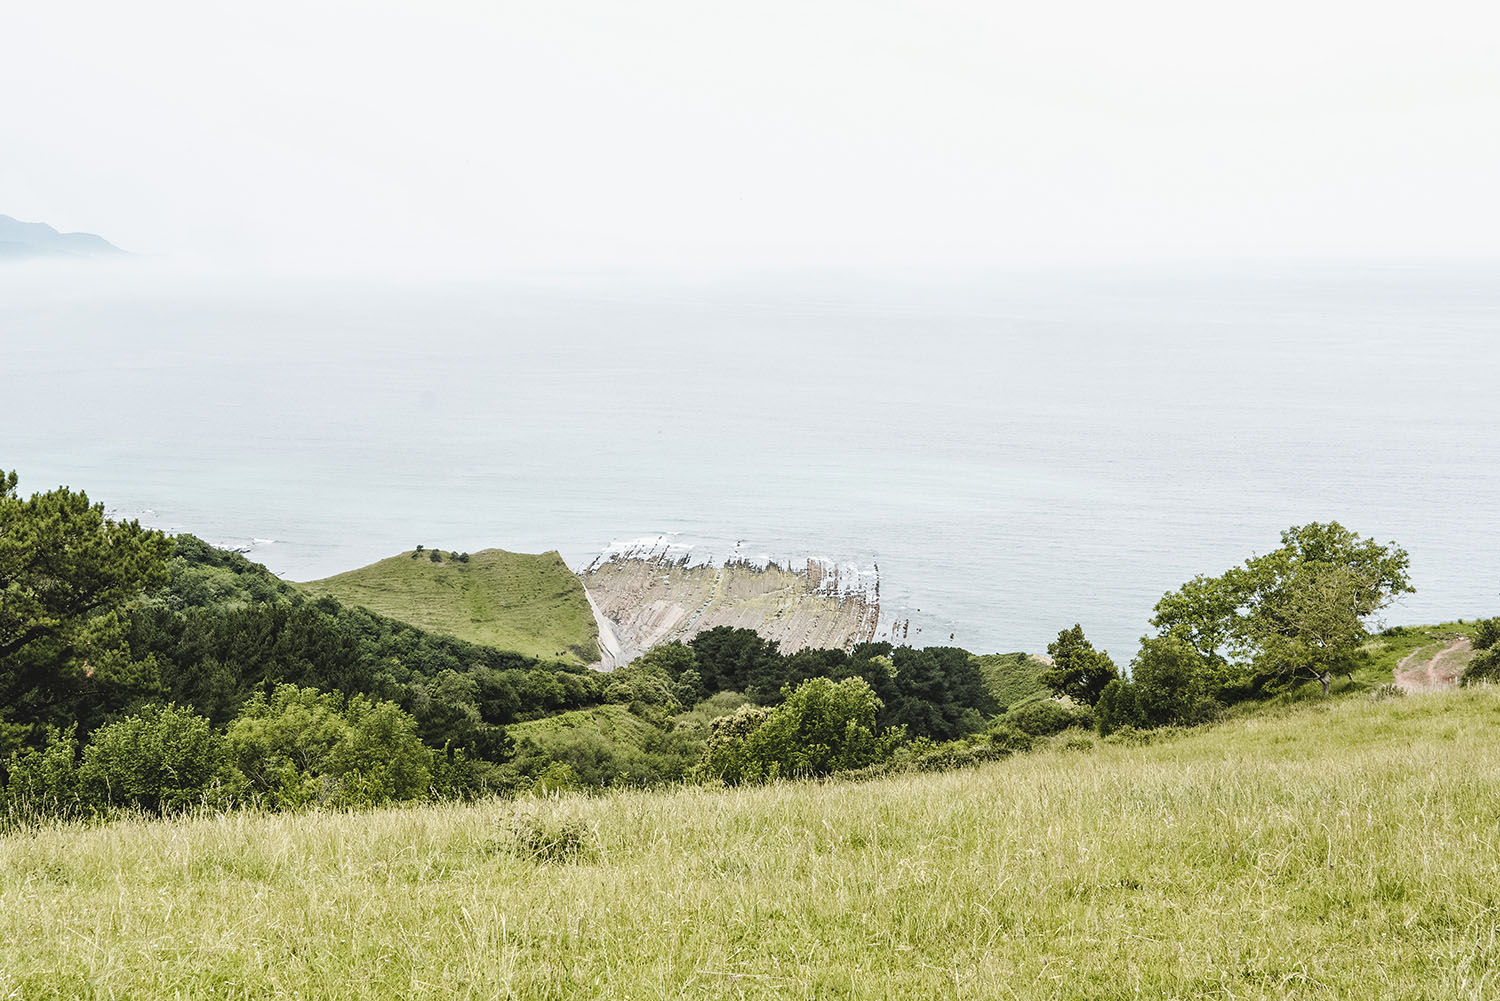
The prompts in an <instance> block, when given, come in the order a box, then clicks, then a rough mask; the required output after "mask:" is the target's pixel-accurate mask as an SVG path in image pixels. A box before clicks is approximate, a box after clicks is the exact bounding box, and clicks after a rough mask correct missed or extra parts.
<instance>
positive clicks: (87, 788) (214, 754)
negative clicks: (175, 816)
mask: <svg viewBox="0 0 1500 1001" xmlns="http://www.w3.org/2000/svg"><path fill="white" fill-rule="evenodd" d="M226 764H227V762H226V758H225V753H224V739H223V737H222V736H221V735H220V734H219V733H218V732H217V731H216V730H215V729H214V726H213V723H212V722H211V721H210V720H208V719H206V718H205V717H202V716H199V715H197V714H196V713H194V712H192V711H191V710H190V709H185V708H181V707H178V706H176V705H171V704H168V705H166V706H148V707H146V708H145V709H143V710H141V711H140V712H139V713H137V714H136V715H134V716H127V717H126V718H124V719H122V720H119V721H117V722H114V723H110V724H108V725H107V726H103V727H101V728H99V729H98V730H96V731H95V732H94V735H93V737H92V739H91V740H90V741H89V744H88V746H87V747H85V748H84V750H83V762H82V764H81V765H80V766H79V769H78V780H79V786H80V788H81V789H82V790H83V795H84V799H85V800H86V801H87V802H89V803H92V804H95V805H97V806H100V807H106V806H130V807H136V808H139V809H142V810H149V811H155V812H161V813H168V812H172V811H176V810H181V809H183V808H185V807H188V806H192V805H195V804H201V803H203V802H204V801H205V800H206V799H207V798H209V797H212V796H214V795H215V794H216V792H217V789H218V787H219V786H220V784H221V783H222V782H223V781H224V780H225V779H226V778H227V777H228V775H227V772H226V767H225V766H226Z"/></svg>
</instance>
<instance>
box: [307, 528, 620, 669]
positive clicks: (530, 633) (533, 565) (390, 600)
mask: <svg viewBox="0 0 1500 1001" xmlns="http://www.w3.org/2000/svg"><path fill="white" fill-rule="evenodd" d="M298 586H299V587H300V588H302V590H303V591H305V592H306V593H308V594H311V595H325V594H326V595H332V596H333V597H335V598H337V599H339V600H340V601H342V602H345V603H347V604H352V605H359V606H362V607H364V608H368V609H369V610H370V611H372V612H378V613H379V614H381V615H386V616H389V617H391V618H393V619H399V620H400V621H402V622H409V623H411V624H412V625H416V626H421V627H422V628H423V629H429V630H432V631H434V632H439V633H444V634H446V635H449V636H456V637H458V638H459V639H463V640H467V641H469V642H471V643H481V644H484V645H486V646H493V647H498V648H500V649H502V650H514V651H516V652H517V653H522V654H526V655H527V656H531V657H541V658H546V659H551V660H558V661H561V662H563V663H569V664H590V663H593V662H594V661H596V660H598V659H599V643H598V638H599V633H598V629H597V628H596V626H595V625H594V616H593V613H592V612H591V611H590V610H589V603H588V597H587V595H585V594H584V591H583V586H582V585H581V584H579V582H578V578H577V577H575V576H574V575H573V572H572V571H570V570H569V569H568V567H567V565H566V564H565V563H563V560H562V557H561V556H559V555H558V554H557V553H555V552H552V553H541V554H539V555H529V554H524V553H510V552H506V551H505V550H502V549H486V550H484V551H482V552H478V553H474V554H473V555H472V556H471V557H470V559H469V560H468V562H459V561H457V560H454V559H453V558H452V554H451V553H444V554H443V558H442V561H441V562H436V563H435V562H433V561H432V560H431V559H430V558H429V556H428V553H427V552H425V551H424V552H421V553H415V552H406V553H402V554H400V555H397V556H392V557H390V558H389V559H384V560H380V561H379V562H377V563H372V564H370V565H369V566H367V567H361V568H360V569H358V570H350V571H348V572H347V573H341V574H338V575H337V576H334V577H328V578H325V579H323V580H315V581H309V582H307V583H305V584H299V585H298Z"/></svg>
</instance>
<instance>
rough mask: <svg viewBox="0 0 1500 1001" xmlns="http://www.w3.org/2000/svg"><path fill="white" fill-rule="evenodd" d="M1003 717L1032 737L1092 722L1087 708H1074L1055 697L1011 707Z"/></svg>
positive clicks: (1047, 734) (1088, 724)
mask: <svg viewBox="0 0 1500 1001" xmlns="http://www.w3.org/2000/svg"><path fill="white" fill-rule="evenodd" d="M1004 719H1005V721H1006V722H1007V723H1009V724H1010V725H1011V726H1012V727H1014V728H1015V729H1017V730H1020V731H1021V732H1022V733H1026V734H1030V735H1031V736H1033V737H1047V736H1051V735H1052V734H1054V733H1061V732H1062V731H1064V730H1066V729H1067V728H1068V727H1070V726H1090V725H1092V722H1093V717H1092V714H1091V713H1090V712H1089V710H1088V709H1087V708H1084V707H1079V708H1074V707H1071V706H1068V705H1065V704H1063V703H1062V702H1059V701H1057V700H1056V699H1044V700H1042V701H1041V702H1033V703H1031V704H1029V705H1025V706H1022V707H1021V708H1019V709H1012V710H1011V711H1010V712H1008V713H1006V714H1005V717H1004Z"/></svg>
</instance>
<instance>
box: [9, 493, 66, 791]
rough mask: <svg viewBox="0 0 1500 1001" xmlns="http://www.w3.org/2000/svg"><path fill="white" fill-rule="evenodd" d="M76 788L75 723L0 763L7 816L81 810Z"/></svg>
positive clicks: (51, 730) (48, 731)
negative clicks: (73, 725)
mask: <svg viewBox="0 0 1500 1001" xmlns="http://www.w3.org/2000/svg"><path fill="white" fill-rule="evenodd" d="M4 485H5V483H4V477H3V475H0V488H3V487H4ZM79 792H80V791H79V786H78V737H77V728H76V727H69V728H68V729H66V730H58V729H57V728H56V727H47V728H46V729H45V731H44V734H43V740H42V742H41V745H40V746H33V747H26V748H23V749H21V750H20V751H17V752H15V753H13V754H12V755H11V756H10V759H9V760H8V761H6V762H5V763H4V765H3V767H0V814H4V815H7V816H9V817H11V818H15V819H21V818H25V819H37V818H41V817H71V816H75V815H77V814H79V813H81V812H82V811H83V805H84V804H83V801H82V799H81V797H80V795H79Z"/></svg>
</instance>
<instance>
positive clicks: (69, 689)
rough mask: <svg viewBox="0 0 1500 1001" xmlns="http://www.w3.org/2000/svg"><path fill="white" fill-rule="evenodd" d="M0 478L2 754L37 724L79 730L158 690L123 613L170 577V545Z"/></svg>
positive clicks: (81, 501) (81, 503) (84, 504)
mask: <svg viewBox="0 0 1500 1001" xmlns="http://www.w3.org/2000/svg"><path fill="white" fill-rule="evenodd" d="M16 482H17V480H16V474H15V473H5V474H0V754H3V753H6V752H8V751H10V750H14V749H15V748H16V747H17V746H18V745H19V744H21V743H25V742H27V741H28V740H30V739H31V737H33V736H34V735H35V734H34V733H33V731H34V729H35V726H34V724H37V723H42V724H55V725H57V726H69V725H72V724H74V723H81V724H83V725H84V727H85V729H87V728H88V727H89V726H91V725H92V724H94V723H96V722H97V718H96V717H97V716H98V715H99V712H100V710H102V711H106V712H107V711H111V710H118V709H121V708H124V707H125V706H126V705H128V704H129V703H131V702H132V701H133V700H135V699H138V698H140V697H143V696H150V695H154V694H155V693H156V692H157V690H158V688H159V681H158V678H157V672H156V664H155V661H154V660H153V659H152V658H151V657H149V656H148V657H145V658H137V657H135V656H133V655H132V653H131V650H130V648H129V645H128V643H127V642H126V625H127V616H128V614H129V613H130V612H131V611H132V610H133V609H134V608H136V607H137V606H138V605H139V603H140V599H141V597H142V595H143V594H144V593H145V592H146V591H147V590H149V589H150V588H153V587H156V586H157V585H159V584H161V583H163V582H164V581H165V580H166V578H167V560H168V558H169V557H170V555H171V552H172V546H171V543H170V542H169V541H168V540H167V538H166V537H165V536H164V535H162V534H161V533H160V532H153V531H149V530H146V529H143V528H141V526H140V525H139V524H138V523H137V522H134V521H111V520H109V519H108V518H106V517H105V516H104V505H102V504H90V503H89V499H88V497H87V495H85V494H83V493H81V492H79V493H75V492H73V491H71V490H68V489H66V488H59V489H57V490H53V491H49V492H48V493H43V494H36V495H33V496H32V497H31V498H30V499H24V500H23V499H22V498H21V497H19V496H18V495H17V494H16Z"/></svg>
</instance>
